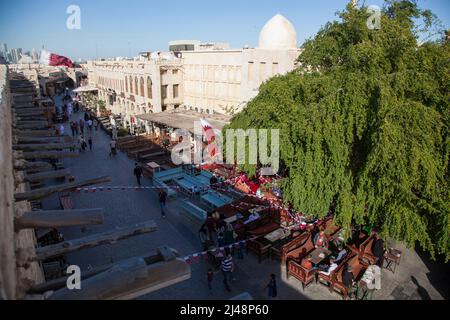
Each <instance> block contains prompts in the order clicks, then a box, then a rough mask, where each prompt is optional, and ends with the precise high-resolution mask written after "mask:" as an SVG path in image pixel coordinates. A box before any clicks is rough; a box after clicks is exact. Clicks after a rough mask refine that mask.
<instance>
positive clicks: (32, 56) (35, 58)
mask: <svg viewBox="0 0 450 320" xmlns="http://www.w3.org/2000/svg"><path fill="white" fill-rule="evenodd" d="M31 59H33V61H37V60H38V56H37V53H36V50H35V49H34V48H33V50H31Z"/></svg>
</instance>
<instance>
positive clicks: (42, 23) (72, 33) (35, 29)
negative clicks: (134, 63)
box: [0, 0, 450, 60]
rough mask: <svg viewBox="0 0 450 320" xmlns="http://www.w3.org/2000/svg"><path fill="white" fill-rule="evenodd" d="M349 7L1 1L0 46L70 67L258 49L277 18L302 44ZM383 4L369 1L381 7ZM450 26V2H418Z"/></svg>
mask: <svg viewBox="0 0 450 320" xmlns="http://www.w3.org/2000/svg"><path fill="white" fill-rule="evenodd" d="M347 3H348V0H190V1H189V0H184V1H182V0H170V1H164V0H159V1H155V0H147V1H144V0H40V1H35V0H34V1H30V0H9V1H0V43H3V42H6V43H7V44H8V47H9V48H14V47H22V48H24V49H26V50H31V49H32V48H33V47H34V48H36V49H40V48H41V47H42V45H44V46H45V48H46V49H48V50H50V51H52V52H56V53H59V54H63V55H66V56H68V57H70V58H72V59H74V60H76V59H78V58H95V57H96V56H98V57H110V56H127V55H128V53H129V52H131V54H132V55H136V54H137V53H138V52H139V51H146V50H167V48H168V42H169V41H170V40H179V39H193V40H202V41H221V42H229V43H230V44H231V46H232V47H242V46H244V45H246V44H249V45H250V46H256V45H257V42H258V35H259V31H260V30H261V28H262V27H263V25H264V24H265V22H266V21H267V20H268V19H270V18H271V17H272V16H273V15H275V14H277V13H281V14H283V15H284V16H286V17H287V18H288V19H289V20H291V22H292V23H293V24H294V26H295V27H296V29H297V34H298V41H299V44H301V43H303V41H304V40H305V39H307V38H309V37H312V36H314V35H315V34H316V32H317V31H318V30H319V29H320V27H321V26H323V25H324V24H325V23H326V22H327V21H330V20H334V19H336V15H335V13H336V12H337V11H340V10H342V9H343V8H344V7H345V5H346V4H347ZM382 3H383V0H366V4H367V5H370V4H374V5H379V6H381V5H382ZM71 4H75V5H78V6H79V7H80V8H81V30H69V29H67V28H66V20H67V18H68V16H69V15H68V14H67V13H66V8H67V7H68V6H69V5H71ZM419 4H420V5H421V7H425V8H429V9H431V10H433V12H434V13H436V14H437V15H438V17H439V18H440V19H441V20H442V21H443V23H444V25H445V26H446V27H447V28H448V27H449V26H450V1H449V0H420V1H419Z"/></svg>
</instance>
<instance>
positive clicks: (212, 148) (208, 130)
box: [200, 119, 219, 159]
mask: <svg viewBox="0 0 450 320" xmlns="http://www.w3.org/2000/svg"><path fill="white" fill-rule="evenodd" d="M200 122H201V124H202V128H203V131H204V133H205V135H206V140H207V141H208V154H209V156H210V157H211V159H214V158H215V157H216V156H217V155H218V151H219V150H218V149H217V146H216V144H215V143H214V142H215V141H216V134H215V133H214V128H213V127H212V125H211V124H209V122H208V121H206V120H205V119H200Z"/></svg>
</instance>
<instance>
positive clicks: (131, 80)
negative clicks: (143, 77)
mask: <svg viewBox="0 0 450 320" xmlns="http://www.w3.org/2000/svg"><path fill="white" fill-rule="evenodd" d="M129 80H130V93H131V94H132V93H133V78H132V77H131V76H130V78H129Z"/></svg>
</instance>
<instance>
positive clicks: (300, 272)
mask: <svg viewBox="0 0 450 320" xmlns="http://www.w3.org/2000/svg"><path fill="white" fill-rule="evenodd" d="M286 268H287V270H286V271H287V278H288V279H289V276H293V277H294V278H296V279H297V280H298V281H300V282H301V283H302V288H303V290H305V288H306V287H307V286H308V285H309V284H311V283H312V282H313V281H314V279H315V278H316V273H317V269H310V270H307V269H305V268H304V267H303V266H302V265H301V264H300V263H298V262H297V261H294V260H289V261H288V263H287V266H286Z"/></svg>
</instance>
